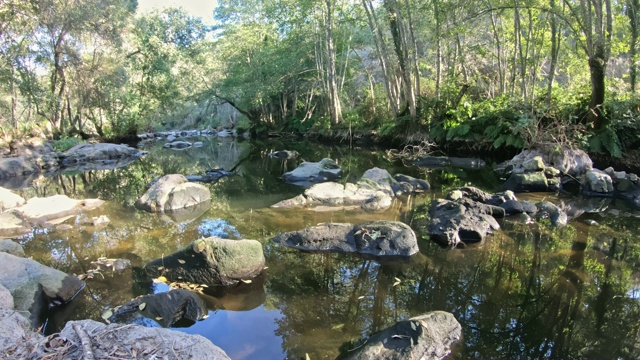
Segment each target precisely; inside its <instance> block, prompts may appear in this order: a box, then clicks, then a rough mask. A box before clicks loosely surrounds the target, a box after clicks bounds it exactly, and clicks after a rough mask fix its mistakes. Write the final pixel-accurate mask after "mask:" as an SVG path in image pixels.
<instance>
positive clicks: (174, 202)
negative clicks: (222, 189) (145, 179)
mask: <svg viewBox="0 0 640 360" xmlns="http://www.w3.org/2000/svg"><path fill="white" fill-rule="evenodd" d="M210 200H211V192H210V191H209V189H208V188H207V187H205V186H203V185H201V184H196V183H192V182H189V181H188V180H187V178H185V177H184V176H183V175H180V174H172V175H166V176H163V177H161V178H160V179H159V180H158V181H157V182H156V183H154V184H153V185H152V186H151V187H150V188H149V190H147V192H146V193H145V194H144V195H142V197H140V199H138V201H136V203H135V206H136V207H137V208H138V209H141V210H146V211H150V212H165V211H173V210H179V209H185V208H189V207H191V206H196V205H198V204H201V203H204V202H207V201H210Z"/></svg>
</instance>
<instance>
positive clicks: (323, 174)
mask: <svg viewBox="0 0 640 360" xmlns="http://www.w3.org/2000/svg"><path fill="white" fill-rule="evenodd" d="M341 176H342V169H340V166H338V164H336V162H335V161H333V160H332V159H329V158H324V159H322V160H320V161H318V162H308V161H303V162H302V163H301V164H300V165H298V167H297V168H295V169H294V170H292V171H289V172H287V173H284V175H282V178H283V179H284V181H285V182H287V183H290V184H295V185H298V186H302V187H305V188H307V187H310V186H311V185H313V184H317V183H320V182H325V181H334V180H337V179H339V178H340V177H341Z"/></svg>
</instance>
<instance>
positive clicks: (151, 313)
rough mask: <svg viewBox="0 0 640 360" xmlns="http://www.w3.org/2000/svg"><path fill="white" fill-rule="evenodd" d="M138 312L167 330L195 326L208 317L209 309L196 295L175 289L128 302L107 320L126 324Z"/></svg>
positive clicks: (114, 310)
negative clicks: (197, 322) (177, 326)
mask: <svg viewBox="0 0 640 360" xmlns="http://www.w3.org/2000/svg"><path fill="white" fill-rule="evenodd" d="M138 312H139V313H140V314H141V315H142V316H144V317H146V318H148V319H153V320H154V321H156V322H158V323H159V324H160V326H162V327H165V328H167V327H171V326H173V327H176V325H182V324H184V325H189V326H190V325H193V323H195V322H196V321H199V320H202V319H203V318H204V316H205V315H207V307H206V305H205V303H204V301H203V300H202V299H200V297H199V296H198V295H196V294H195V293H193V292H191V291H188V290H184V289H174V290H170V291H168V292H164V293H159V294H151V295H145V296H141V297H139V298H136V299H134V300H131V301H128V302H127V303H125V304H123V305H121V306H118V307H117V308H116V309H113V310H111V314H112V315H111V316H109V317H108V318H107V320H109V321H111V322H125V321H126V320H127V319H130V318H131V317H132V316H133V314H136V313H138Z"/></svg>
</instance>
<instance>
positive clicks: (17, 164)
mask: <svg viewBox="0 0 640 360" xmlns="http://www.w3.org/2000/svg"><path fill="white" fill-rule="evenodd" d="M40 170H41V169H40V167H39V166H38V165H37V164H36V163H35V162H33V161H32V160H31V159H29V158H27V157H24V156H19V157H7V158H0V178H3V179H4V178H10V177H19V176H25V175H30V174H36V173H39V172H40Z"/></svg>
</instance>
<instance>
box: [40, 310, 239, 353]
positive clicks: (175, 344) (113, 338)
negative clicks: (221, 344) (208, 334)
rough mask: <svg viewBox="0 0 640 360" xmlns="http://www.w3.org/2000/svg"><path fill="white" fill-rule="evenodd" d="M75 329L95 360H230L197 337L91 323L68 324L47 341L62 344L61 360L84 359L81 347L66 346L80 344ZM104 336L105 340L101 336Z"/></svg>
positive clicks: (156, 329)
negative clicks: (115, 357) (115, 359)
mask: <svg viewBox="0 0 640 360" xmlns="http://www.w3.org/2000/svg"><path fill="white" fill-rule="evenodd" d="M78 329H80V331H82V332H84V333H85V334H86V337H87V338H88V339H89V341H91V348H92V351H93V354H94V356H95V358H96V359H107V358H110V357H112V354H114V353H116V354H119V356H118V357H120V358H129V357H130V356H131V355H130V354H131V353H132V351H134V352H135V353H136V354H137V356H138V357H139V358H145V359H146V358H149V359H151V358H157V359H184V360H186V359H215V360H227V359H229V357H228V356H227V354H226V353H225V352H224V351H223V350H222V349H220V348H218V347H217V346H215V345H213V344H212V343H211V341H209V340H208V339H206V338H205V337H203V336H200V335H191V334H186V333H183V332H180V331H173V330H170V329H162V328H150V327H144V326H140V325H134V324H129V325H127V326H122V325H121V324H109V325H105V324H103V323H99V322H97V321H93V320H81V321H70V322H68V323H67V324H66V325H65V327H64V329H62V331H61V332H60V334H59V335H57V336H53V337H51V338H50V339H49V343H50V344H51V343H53V344H57V343H60V344H61V346H60V349H59V350H58V351H57V352H58V355H59V357H60V358H62V359H81V358H84V354H83V347H82V346H69V344H81V343H82V340H81V339H80V337H79V336H78ZM103 334H107V336H101V335H103Z"/></svg>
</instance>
